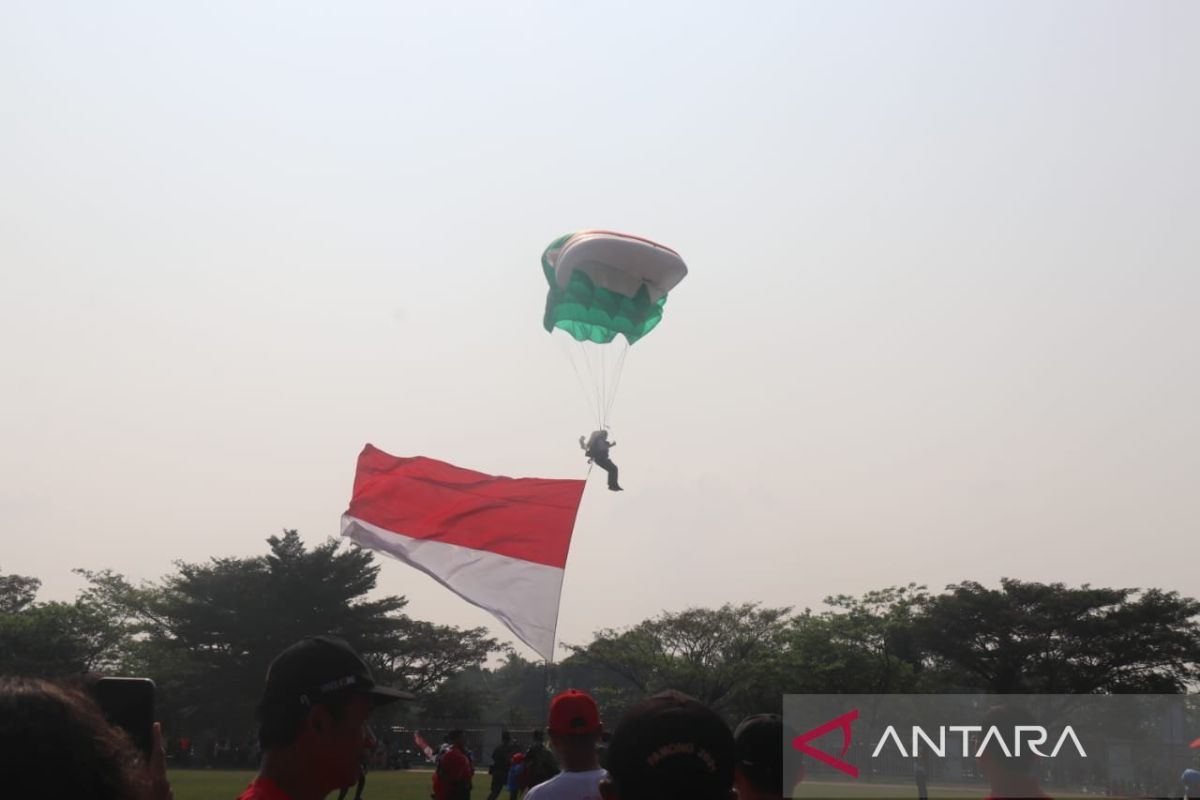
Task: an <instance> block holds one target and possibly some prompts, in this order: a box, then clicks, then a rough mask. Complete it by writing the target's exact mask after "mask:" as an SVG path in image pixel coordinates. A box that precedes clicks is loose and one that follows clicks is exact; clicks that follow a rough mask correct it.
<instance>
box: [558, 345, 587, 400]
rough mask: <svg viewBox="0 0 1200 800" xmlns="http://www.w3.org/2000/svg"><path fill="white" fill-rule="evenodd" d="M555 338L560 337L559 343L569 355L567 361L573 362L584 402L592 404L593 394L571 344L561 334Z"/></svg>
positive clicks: (572, 368)
mask: <svg viewBox="0 0 1200 800" xmlns="http://www.w3.org/2000/svg"><path fill="white" fill-rule="evenodd" d="M555 338H556V339H558V341H559V345H560V346H561V347H562V349H563V352H564V353H565V354H566V356H567V361H568V362H570V364H571V371H572V372H574V373H575V381H576V383H578V384H579V391H580V392H581V393H582V394H583V402H584V403H586V404H587V405H588V406H591V405H592V402H593V401H592V398H591V396H590V395H589V394H588V388H587V382H586V381H585V380H584V379H583V375H582V374H581V373H580V372H579V360H578V359H577V358H576V357H575V354H574V353H573V352H572V351H571V345H570V343H569V342H568V341H567V340H566V339H564V338H563V337H561V336H556V337H555Z"/></svg>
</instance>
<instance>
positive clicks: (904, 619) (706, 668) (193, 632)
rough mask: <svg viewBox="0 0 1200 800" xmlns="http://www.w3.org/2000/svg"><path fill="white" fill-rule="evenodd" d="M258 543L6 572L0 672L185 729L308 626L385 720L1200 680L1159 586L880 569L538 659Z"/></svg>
mask: <svg viewBox="0 0 1200 800" xmlns="http://www.w3.org/2000/svg"><path fill="white" fill-rule="evenodd" d="M267 545H268V550H267V552H266V553H265V554H263V555H261V556H254V557H249V558H232V557H230V558H214V559H211V560H209V561H207V562H204V563H200V564H192V563H177V564H176V565H175V568H174V570H173V571H172V572H170V573H169V574H167V575H165V576H163V577H162V578H160V579H159V580H156V581H147V582H142V583H139V584H134V583H132V582H131V581H129V580H127V579H126V578H125V577H124V576H123V575H121V574H119V573H117V572H113V571H109V570H103V571H94V572H89V571H80V574H81V575H82V576H83V577H84V578H85V579H86V586H85V588H84V589H83V590H82V591H80V592H79V594H78V596H77V597H76V598H75V600H74V601H73V602H69V603H68V602H60V601H39V600H38V599H37V593H38V589H39V587H40V582H39V581H38V580H37V579H36V578H33V577H29V576H22V575H3V574H0V674H24V675H39V676H50V677H69V676H73V675H80V674H82V673H88V672H93V673H94V672H99V673H105V674H114V675H115V674H121V675H140V676H147V677H151V678H153V679H154V681H155V682H156V684H157V685H158V689H159V713H160V716H161V718H162V719H163V721H164V724H165V725H167V726H168V728H169V729H171V730H174V731H176V732H181V731H187V732H188V733H189V734H190V735H192V736H201V735H208V736H240V737H245V736H247V735H248V734H249V733H250V732H252V731H253V709H254V704H255V702H256V700H257V697H258V693H259V691H260V690H261V687H262V684H263V679H264V676H265V675H266V670H267V665H268V664H269V663H270V660H271V658H272V657H274V655H275V654H276V653H278V652H279V651H280V650H282V649H283V648H284V647H286V646H287V645H289V644H291V643H292V642H294V641H296V640H298V639H300V638H302V637H304V636H306V635H310V634H313V633H333V634H335V635H338V636H342V637H343V638H345V639H346V640H347V641H349V642H350V643H351V644H352V645H353V646H354V647H355V648H356V649H357V650H358V651H359V652H361V653H363V655H364V657H365V658H367V660H368V661H369V662H370V663H371V664H372V668H373V670H374V671H375V673H376V676H377V678H378V679H379V680H380V681H381V682H384V683H388V684H391V685H394V686H398V687H400V688H405V689H408V690H410V691H413V692H414V693H416V694H417V696H418V698H419V699H418V701H417V702H415V703H411V704H404V703H401V704H397V706H398V707H395V708H394V710H393V711H392V712H391V714H392V716H391V717H389V718H388V719H386V720H384V724H405V725H412V726H420V725H431V726H436V725H437V723H438V722H440V721H445V720H455V721H459V722H464V721H481V722H491V723H500V724H506V725H510V726H512V727H514V728H520V727H533V726H535V725H537V724H539V721H540V719H541V715H542V714H543V713H544V707H545V699H546V692H547V691H550V692H554V691H556V690H558V689H561V688H566V687H575V688H581V689H585V690H587V691H589V692H591V693H592V694H593V695H594V696H595V697H596V698H597V701H598V702H599V703H600V706H601V710H602V713H603V716H604V718H605V719H611V720H615V719H616V718H617V717H618V716H619V715H620V713H621V712H622V710H623V709H624V708H626V707H628V706H629V705H630V704H632V703H633V702H634V701H636V700H637V699H639V698H641V697H643V696H645V695H646V694H649V693H654V692H657V691H660V690H662V689H665V688H674V689H679V690H681V691H684V692H687V693H688V694H691V695H693V696H695V697H697V698H698V699H700V700H701V701H703V702H705V703H706V704H708V705H710V706H712V707H713V708H715V709H717V710H718V711H719V712H721V713H722V714H724V715H726V716H727V717H728V718H730V719H731V720H736V719H738V718H740V717H742V716H745V715H747V714H750V713H758V712H762V711H772V710H773V711H779V709H780V705H781V698H782V695H784V694H801V693H829V692H841V693H927V692H935V693H936V692H976V691H984V692H997V693H1014V692H1020V693H1042V692H1047V693H1085V694H1094V693H1125V692H1150V693H1178V692H1185V691H1189V690H1191V689H1194V687H1195V686H1196V685H1197V683H1198V681H1200V603H1198V602H1197V601H1196V600H1195V599H1193V598H1189V597H1184V596H1181V595H1180V594H1179V593H1177V592H1168V591H1162V590H1158V589H1133V588H1095V587H1091V586H1087V585H1085V586H1081V587H1068V586H1065V585H1063V584H1059V583H1051V584H1044V583H1029V582H1023V581H1019V580H1012V579H1006V580H1003V581H1001V583H1000V585H999V586H998V587H987V586H983V585H981V584H979V583H975V582H969V581H968V582H963V583H959V584H954V585H951V586H948V587H945V588H944V589H943V590H941V591H938V592H931V591H929V590H927V588H926V587H923V586H917V585H911V584H910V585H908V586H900V587H889V588H885V589H880V590H877V591H872V592H868V593H866V594H864V595H861V596H849V595H839V596H835V597H829V598H826V600H825V605H824V608H822V609H819V610H816V611H814V610H812V609H808V608H805V609H803V610H796V609H793V608H788V607H765V606H763V605H761V604H757V603H742V604H734V603H729V604H726V605H723V606H721V607H719V608H689V609H685V610H682V611H664V612H663V613H661V614H659V615H658V616H656V617H653V618H651V619H647V620H644V621H643V622H641V623H638V624H636V625H633V626H630V627H627V628H623V629H602V630H599V631H597V632H596V633H595V634H594V635H593V637H592V639H591V641H589V642H586V643H582V644H575V643H567V644H565V645H564V646H563V655H564V657H563V658H562V659H561V660H560V661H559V662H558V663H557V664H553V665H550V666H549V667H546V666H544V665H542V664H540V663H534V662H530V661H527V660H525V659H523V658H522V657H520V655H518V654H517V653H516V652H515V651H514V650H513V649H512V648H511V647H510V646H509V645H507V644H505V643H502V642H500V641H498V640H497V639H495V638H493V637H491V636H489V635H488V633H487V630H486V629H484V628H459V627H454V626H447V625H439V624H436V623H432V622H427V621H422V620H417V619H413V618H412V617H410V616H408V615H407V614H406V613H405V612H404V609H405V606H406V604H407V601H406V600H405V598H404V597H402V596H384V597H378V596H375V591H374V590H375V588H376V582H377V578H378V574H379V570H380V565H379V564H378V563H377V561H376V559H375V556H374V555H373V554H372V553H371V552H369V551H365V550H360V549H358V548H356V547H354V546H350V545H346V544H343V543H341V542H339V541H338V540H335V539H329V540H327V541H326V542H324V543H322V544H319V545H316V546H314V547H311V548H309V547H305V545H304V544H303V542H302V541H301V540H300V537H299V535H298V533H297V532H296V531H285V532H284V533H283V535H281V536H273V537H271V538H269V539H268V540H267Z"/></svg>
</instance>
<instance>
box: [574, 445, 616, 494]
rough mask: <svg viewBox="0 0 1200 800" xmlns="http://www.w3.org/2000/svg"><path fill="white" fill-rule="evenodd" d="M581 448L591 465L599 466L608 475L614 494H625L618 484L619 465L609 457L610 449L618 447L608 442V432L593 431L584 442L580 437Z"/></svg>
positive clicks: (609, 486)
mask: <svg viewBox="0 0 1200 800" xmlns="http://www.w3.org/2000/svg"><path fill="white" fill-rule="evenodd" d="M579 446H580V447H581V448H583V451H584V455H586V456H587V458H588V463H589V464H597V465H598V466H599V467H600V469H602V470H604V471H605V472H607V473H608V489H609V491H612V492H623V491H625V490H624V489H622V488H621V486H620V485H619V484H618V483H617V465H616V464H614V463H613V462H612V459H610V458H609V457H608V449H609V448H610V447H616V446H617V443H616V442H610V441H609V440H608V431H605V430H599V431H592V435H591V436H589V437H588V438H587V441H586V442H584V439H583V437H582V436H580V437H579Z"/></svg>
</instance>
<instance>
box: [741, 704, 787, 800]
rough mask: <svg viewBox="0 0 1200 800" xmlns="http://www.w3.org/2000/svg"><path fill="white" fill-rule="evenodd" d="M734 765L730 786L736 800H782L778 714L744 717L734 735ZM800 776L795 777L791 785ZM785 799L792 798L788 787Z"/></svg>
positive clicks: (779, 722)
mask: <svg viewBox="0 0 1200 800" xmlns="http://www.w3.org/2000/svg"><path fill="white" fill-rule="evenodd" d="M733 741H734V746H735V752H736V753H737V763H736V764H735V769H734V775H733V785H734V786H735V787H736V788H737V796H738V800H782V798H783V794H784V791H783V790H784V786H783V719H782V718H781V717H780V716H779V715H778V714H755V715H754V716H752V717H746V719H744V720H742V722H741V724H740V725H738V726H737V730H735V731H734V732H733ZM802 778H803V774H801V775H797V776H795V779H794V780H793V781H792V783H793V785H795V784H797V783H799V782H800V780H801V779H802ZM787 788H788V789H789V791H788V793H787V794H788V796H789V797H790V796H791V791H790V789H791V788H792V787H791V786H789V787H787Z"/></svg>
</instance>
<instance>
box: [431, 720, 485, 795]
mask: <svg viewBox="0 0 1200 800" xmlns="http://www.w3.org/2000/svg"><path fill="white" fill-rule="evenodd" d="M446 740H447V741H448V742H449V743H450V749H449V750H447V751H446V752H444V753H442V754H441V756H439V757H438V762H437V769H435V770H434V771H433V800H467V799H468V798H469V797H470V796H471V779H472V778H473V777H474V776H475V768H474V767H473V766H472V765H471V759H470V757H469V756H468V755H467V753H466V742H467V734H466V731H462V730H453V731H450V733H448V734H446Z"/></svg>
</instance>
